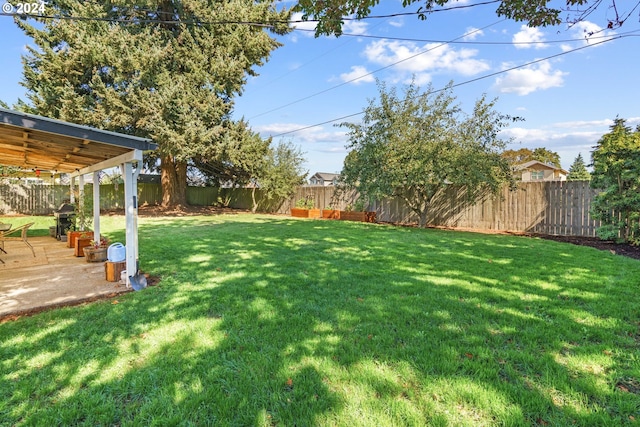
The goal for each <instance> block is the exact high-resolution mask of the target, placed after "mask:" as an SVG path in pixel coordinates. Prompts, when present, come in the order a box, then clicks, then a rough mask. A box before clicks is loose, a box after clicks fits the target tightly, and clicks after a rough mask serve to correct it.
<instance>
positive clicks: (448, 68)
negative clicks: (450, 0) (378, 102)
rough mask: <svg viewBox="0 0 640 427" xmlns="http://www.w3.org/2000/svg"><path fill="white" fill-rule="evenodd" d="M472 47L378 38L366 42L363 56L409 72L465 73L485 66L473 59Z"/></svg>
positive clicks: (474, 52) (486, 67) (373, 61)
mask: <svg viewBox="0 0 640 427" xmlns="http://www.w3.org/2000/svg"><path fill="white" fill-rule="evenodd" d="M477 54H478V51H477V50H475V49H457V50H456V49H454V48H452V47H451V46H447V45H442V44H438V43H429V44H426V45H424V46H418V45H416V44H415V43H412V42H403V41H389V40H378V41H375V42H373V43H371V44H369V45H368V46H367V47H366V48H365V50H364V56H365V57H366V58H367V59H368V60H369V61H370V62H372V63H375V64H379V65H383V66H393V67H394V69H395V70H397V71H401V72H405V73H410V74H420V73H451V72H455V73H459V74H462V75H465V76H470V75H474V74H478V73H480V72H483V71H486V70H488V69H489V65H488V63H487V62H486V61H483V60H479V59H475V58H474V57H475V56H476V55H477Z"/></svg>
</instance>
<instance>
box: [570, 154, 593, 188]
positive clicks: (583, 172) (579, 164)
mask: <svg viewBox="0 0 640 427" xmlns="http://www.w3.org/2000/svg"><path fill="white" fill-rule="evenodd" d="M590 179H591V174H590V173H589V171H588V170H587V166H586V165H585V164H584V159H583V158H582V153H578V155H577V156H576V158H575V160H574V161H573V163H572V164H571V166H570V167H569V175H567V181H588V180H590Z"/></svg>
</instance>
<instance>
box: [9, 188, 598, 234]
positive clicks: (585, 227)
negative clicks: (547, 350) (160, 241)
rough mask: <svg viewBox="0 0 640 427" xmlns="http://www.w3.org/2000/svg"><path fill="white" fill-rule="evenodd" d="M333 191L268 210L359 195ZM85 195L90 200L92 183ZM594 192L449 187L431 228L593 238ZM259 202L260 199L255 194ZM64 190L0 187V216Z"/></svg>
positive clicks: (103, 202) (308, 191)
mask: <svg viewBox="0 0 640 427" xmlns="http://www.w3.org/2000/svg"><path fill="white" fill-rule="evenodd" d="M334 191H335V189H334V187H321V186H303V187H299V188H298V189H297V190H296V192H295V194H294V195H293V196H292V197H291V198H289V199H288V200H285V201H284V202H283V203H281V204H280V205H279V206H271V207H270V210H272V211H275V212H277V213H282V214H288V213H289V210H290V209H291V207H294V206H295V203H296V201H297V200H299V199H305V198H310V199H312V200H313V201H314V204H315V206H316V207H317V208H320V209H327V208H330V207H333V208H334V209H340V210H345V209H346V208H347V206H348V205H351V204H353V203H354V202H355V201H356V200H357V197H358V195H357V194H356V193H355V192H347V193H345V194H342V195H341V197H340V198H339V200H336V199H337V198H334ZM85 193H86V194H88V195H91V184H87V188H86V190H85ZM251 193H252V190H251V189H247V188H213V187H188V188H187V202H188V203H190V204H192V205H199V206H211V205H219V206H228V207H231V208H236V209H250V208H251V206H252V198H251ZM597 193H598V190H594V189H592V188H590V187H589V183H588V182H587V181H564V182H560V181H558V182H527V183H520V184H519V185H518V188H517V189H516V190H510V189H509V188H507V187H505V188H503V189H502V190H501V192H500V194H498V195H497V196H493V195H484V196H483V197H480V198H479V199H478V200H477V201H475V202H473V203H469V202H468V201H467V199H466V197H465V193H464V192H463V191H461V190H460V189H459V188H456V187H454V186H451V187H449V188H447V189H446V190H445V191H443V192H441V193H440V194H438V196H437V198H436V201H435V203H434V204H433V207H432V209H431V211H430V213H429V217H428V224H429V225H432V226H448V227H464V228H475V229H489V230H508V231H518V232H533V233H541V234H557V235H574V236H595V230H596V228H597V227H598V226H599V225H600V223H599V221H596V220H594V219H593V218H592V217H591V214H590V207H591V201H592V199H593V197H594V196H595V195H596V194H597ZM256 196H257V198H258V200H261V199H262V194H261V193H260V190H256ZM68 198H69V187H68V186H59V185H19V184H11V185H0V214H15V213H20V214H33V215H49V214H51V213H52V212H53V210H54V209H55V208H57V207H58V206H59V205H60V204H61V203H62V202H63V201H64V200H65V199H68ZM138 200H139V204H140V205H144V204H150V205H154V204H158V203H160V202H161V200H162V191H161V187H160V185H159V184H149V183H139V184H138ZM123 205H124V186H122V185H120V186H119V187H115V186H114V185H101V186H100V208H101V209H113V208H121V207H123ZM368 208H369V210H375V211H376V216H377V218H378V220H379V221H384V222H394V223H416V222H417V215H416V214H415V213H414V212H412V211H411V210H410V209H409V208H408V207H407V206H406V204H405V203H404V202H403V201H402V200H399V199H393V200H382V201H377V202H375V203H373V204H372V205H371V206H369V207H368Z"/></svg>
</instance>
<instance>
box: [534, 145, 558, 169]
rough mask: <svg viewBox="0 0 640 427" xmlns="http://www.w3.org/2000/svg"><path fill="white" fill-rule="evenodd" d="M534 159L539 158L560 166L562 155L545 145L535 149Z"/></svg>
mask: <svg viewBox="0 0 640 427" xmlns="http://www.w3.org/2000/svg"><path fill="white" fill-rule="evenodd" d="M532 157H533V158H532V160H537V161H539V162H542V163H546V164H548V165H553V166H555V167H557V168H559V167H560V155H559V154H558V153H556V152H555V151H551V150H547V149H546V148H544V147H538V148H536V149H534V150H533V156H532Z"/></svg>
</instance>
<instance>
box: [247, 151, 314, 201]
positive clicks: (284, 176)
mask: <svg viewBox="0 0 640 427" xmlns="http://www.w3.org/2000/svg"><path fill="white" fill-rule="evenodd" d="M304 161H305V158H304V155H303V153H302V152H301V151H300V149H298V148H296V147H295V146H294V145H293V144H292V143H291V142H280V143H278V145H276V146H275V147H269V150H268V152H267V155H266V157H265V159H264V162H263V163H262V165H261V168H260V169H259V170H257V171H256V173H255V176H254V180H255V182H256V184H257V185H255V186H254V187H253V191H252V193H251V195H252V201H253V207H252V209H251V211H252V212H256V211H257V210H258V206H259V205H260V204H262V205H263V206H264V205H268V206H271V207H276V208H277V207H279V206H280V204H282V202H283V201H284V200H285V199H287V198H289V197H291V196H292V195H293V194H294V193H295V191H296V188H297V187H299V186H301V185H302V184H304V183H305V182H306V178H307V174H308V172H306V171H304V169H303V167H302V165H303V163H304ZM256 187H258V188H259V189H260V190H261V193H262V197H261V198H260V200H258V198H257V197H256Z"/></svg>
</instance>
